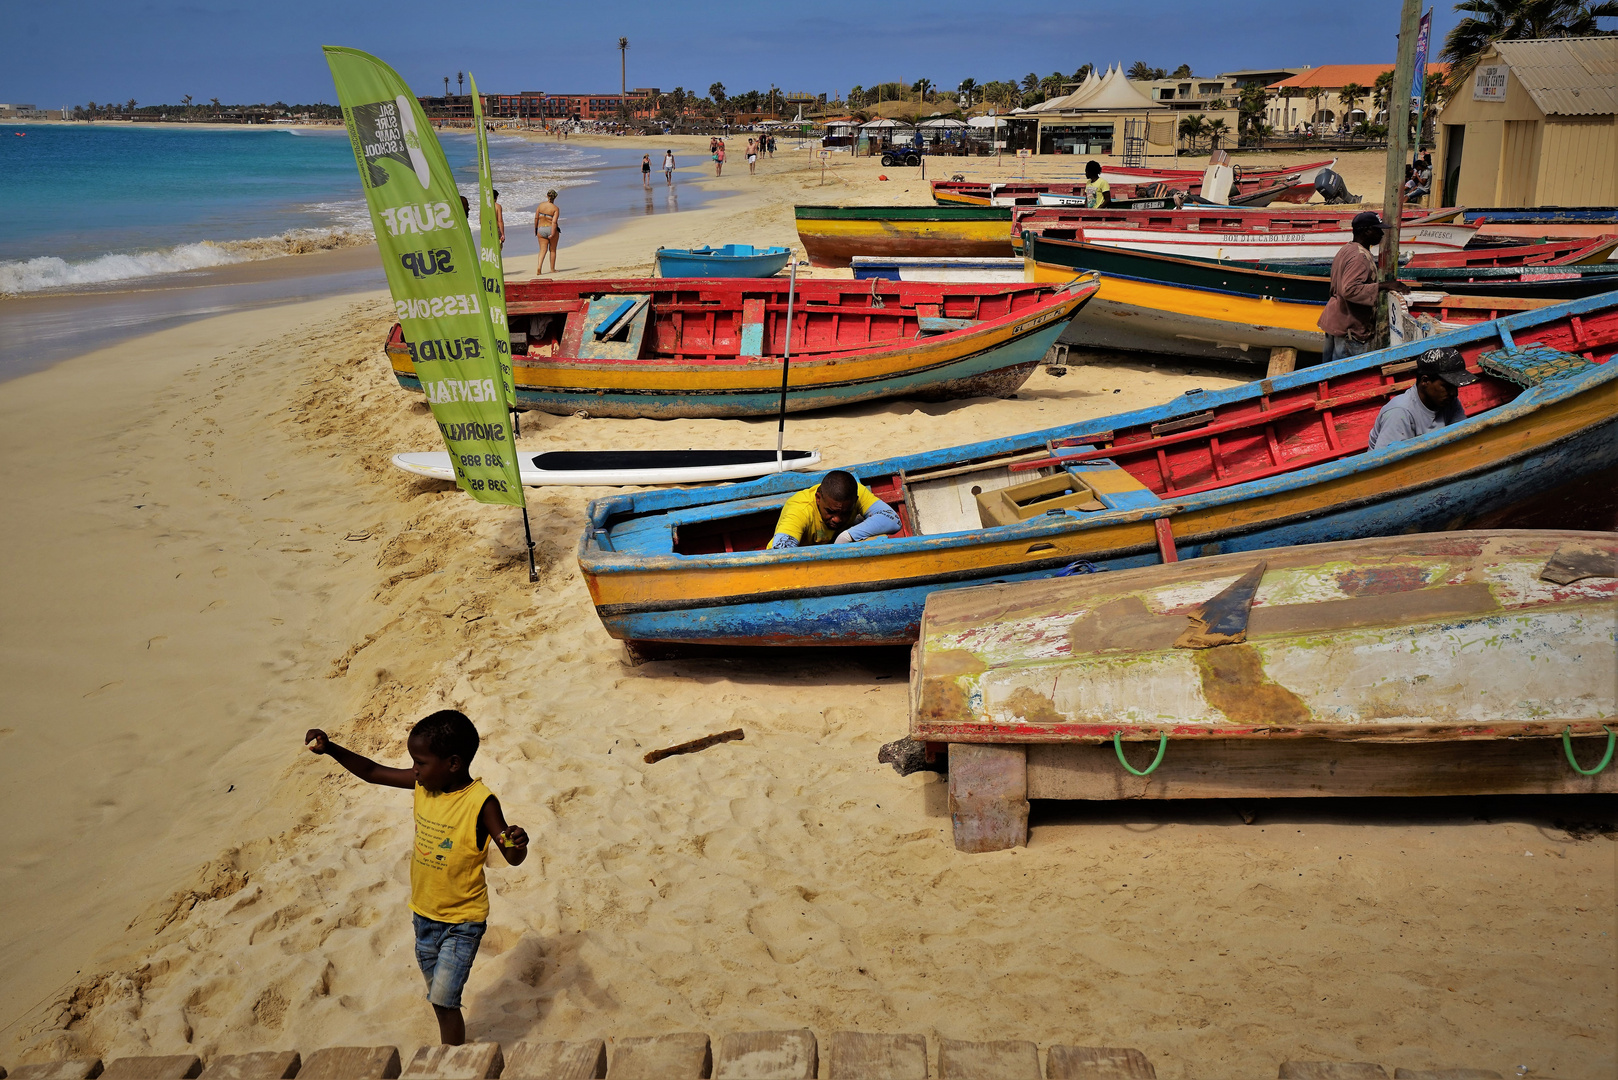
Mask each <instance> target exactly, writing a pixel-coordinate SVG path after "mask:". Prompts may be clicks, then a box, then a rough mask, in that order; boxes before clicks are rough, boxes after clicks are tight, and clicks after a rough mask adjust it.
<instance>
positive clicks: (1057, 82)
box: [1039, 71, 1067, 98]
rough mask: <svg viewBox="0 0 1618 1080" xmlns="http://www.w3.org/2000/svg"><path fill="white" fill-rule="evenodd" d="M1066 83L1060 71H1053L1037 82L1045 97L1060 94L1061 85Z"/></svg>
mask: <svg viewBox="0 0 1618 1080" xmlns="http://www.w3.org/2000/svg"><path fill="white" fill-rule="evenodd" d="M1065 82H1067V76H1065V75H1063V74H1062V73H1061V72H1060V71H1053V72H1051V73H1050V74H1049V75H1047V76H1045V77H1044V78H1043V79H1041V80H1039V86H1040V89H1042V90H1044V91H1045V96H1046V97H1048V98H1049V97H1055V96H1056V95H1057V94H1059V93H1061V92H1062V84H1063V83H1065Z"/></svg>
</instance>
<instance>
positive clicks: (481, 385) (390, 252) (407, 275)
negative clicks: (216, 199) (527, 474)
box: [324, 45, 533, 573]
mask: <svg viewBox="0 0 1618 1080" xmlns="http://www.w3.org/2000/svg"><path fill="white" fill-rule="evenodd" d="M324 52H325V56H326V63H327V64H328V65H329V66H330V67H331V74H332V82H333V83H334V84H335V86H336V88H337V100H338V102H339V104H341V106H342V110H343V121H344V123H345V124H346V125H347V128H348V138H349V142H350V144H351V145H352V146H353V149H354V162H355V164H356V165H358V166H359V173H360V184H361V186H362V187H363V188H364V190H365V203H366V206H367V208H368V209H369V210H370V213H371V224H372V227H373V228H374V229H375V232H376V242H377V247H378V249H379V250H380V252H381V255H382V270H383V272H384V273H385V274H386V275H387V279H388V289H389V291H390V292H391V293H392V295H393V306H394V312H395V314H396V315H397V317H398V319H399V324H400V328H401V330H402V331H403V333H404V339H405V345H406V348H407V349H408V350H409V352H410V359H411V363H412V364H413V366H414V367H415V371H416V377H417V378H418V379H419V380H420V381H421V389H422V392H423V394H425V396H426V398H427V403H428V405H429V406H430V407H431V409H432V413H433V420H434V421H435V422H436V423H437V425H438V431H439V434H441V435H442V436H443V438H444V445H445V447H446V448H447V449H448V450H449V457H450V464H451V466H452V467H453V468H454V470H455V482H456V484H457V485H459V486H460V488H461V489H462V490H463V491H465V492H466V493H467V494H468V495H470V496H472V498H473V499H476V500H477V501H478V502H482V503H493V504H497V505H503V506H517V507H526V503H525V501H524V498H523V489H522V477H521V475H520V473H519V472H518V467H517V444H516V442H515V440H514V439H513V437H512V430H511V418H510V414H509V412H508V410H507V405H508V398H507V393H506V390H505V388H504V387H505V383H506V379H507V377H508V376H507V375H506V374H505V373H503V372H502V370H501V368H502V364H501V357H502V356H504V355H506V354H508V353H509V351H510V347H511V346H510V340H509V337H508V336H507V335H506V334H505V333H504V332H503V328H502V333H500V335H499V339H498V341H497V340H496V334H495V326H494V323H493V321H492V320H491V315H492V312H491V311H490V310H489V307H490V305H489V303H488V301H487V299H486V296H487V295H488V292H487V287H486V282H485V275H484V272H483V267H482V264H481V261H480V259H479V256H478V245H477V244H476V243H475V242H474V241H473V239H472V230H471V227H470V226H469V225H468V223H467V216H466V214H465V213H464V212H463V211H462V209H461V193H460V191H459V190H458V189H457V188H456V186H455V177H454V176H453V174H452V173H451V172H450V168H449V162H448V161H447V160H446V159H445V157H444V150H443V147H441V146H440V145H439V143H438V138H437V137H436V136H435V135H434V134H433V130H432V125H431V124H429V123H428V121H427V117H426V114H425V113H423V112H422V111H421V104H420V102H418V101H417V100H416V96H415V94H413V93H412V92H411V90H410V87H409V85H408V84H406V83H405V81H404V80H403V79H402V78H400V77H399V74H398V73H397V72H395V71H394V70H393V69H392V68H391V67H389V66H388V65H387V64H385V63H383V62H382V61H381V60H379V59H377V58H376V57H374V56H372V55H370V54H369V53H364V52H361V51H359V50H358V49H346V48H340V47H337V46H332V45H328V46H325V47H324ZM485 216H486V218H487V217H488V215H485ZM495 247H496V250H498V247H499V244H498V242H496V245H495ZM498 280H499V279H498V278H497V281H498ZM499 314H500V318H501V320H502V322H503V321H504V318H505V304H504V301H503V300H502V301H500V304H499ZM509 370H510V367H509V365H506V371H507V372H509ZM524 529H525V531H527V514H526V513H524ZM530 542H531V540H530ZM529 565H530V568H532V566H533V556H532V548H530V555H529ZM532 572H533V571H532V569H530V573H532Z"/></svg>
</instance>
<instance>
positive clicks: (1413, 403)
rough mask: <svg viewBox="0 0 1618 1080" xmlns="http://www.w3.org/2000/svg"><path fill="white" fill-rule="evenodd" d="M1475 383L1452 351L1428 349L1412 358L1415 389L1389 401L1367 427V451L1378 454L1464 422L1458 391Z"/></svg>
mask: <svg viewBox="0 0 1618 1080" xmlns="http://www.w3.org/2000/svg"><path fill="white" fill-rule="evenodd" d="M1477 381H1478V377H1477V376H1476V375H1473V374H1472V373H1471V372H1469V371H1467V370H1466V360H1465V358H1464V357H1462V356H1461V354H1460V352H1458V351H1457V350H1455V349H1428V350H1427V351H1426V352H1424V353H1422V354H1421V355H1420V356H1418V357H1416V382H1415V385H1414V386H1412V387H1411V388H1410V389H1408V390H1406V391H1405V392H1404V393H1402V394H1400V395H1398V396H1397V397H1394V398H1390V399H1389V400H1388V403H1387V404H1386V405H1384V406H1382V411H1381V412H1379V413H1377V414H1376V423H1374V424H1372V425H1371V445H1370V446H1369V447H1367V449H1368V450H1381V449H1383V448H1384V447H1388V446H1392V445H1393V444H1394V443H1402V442H1404V441H1406V440H1407V439H1414V438H1416V437H1418V436H1421V435H1425V434H1427V433H1428V432H1429V431H1435V430H1437V429H1438V428H1441V427H1447V426H1449V425H1450V424H1458V423H1460V422H1461V421H1462V420H1465V419H1466V410H1465V409H1463V408H1461V399H1460V388H1461V387H1463V386H1468V385H1470V384H1472V383H1475V382H1477Z"/></svg>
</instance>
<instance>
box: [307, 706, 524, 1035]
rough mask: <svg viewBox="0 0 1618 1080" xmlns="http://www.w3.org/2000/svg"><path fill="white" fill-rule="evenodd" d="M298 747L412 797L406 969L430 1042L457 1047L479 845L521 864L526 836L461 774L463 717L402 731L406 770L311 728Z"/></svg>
mask: <svg viewBox="0 0 1618 1080" xmlns="http://www.w3.org/2000/svg"><path fill="white" fill-rule="evenodd" d="M303 741H304V745H306V746H308V747H309V749H310V751H311V752H313V753H316V754H326V755H329V756H330V757H332V758H335V759H336V761H337V764H339V765H341V766H342V767H343V768H345V769H347V770H348V771H349V772H351V773H353V774H354V775H355V776H357V777H359V778H360V779H361V780H364V781H365V782H366V783H368V784H378V785H380V786H382V787H396V788H410V789H413V790H414V792H415V810H416V842H415V846H414V850H413V851H412V853H411V857H410V912H411V921H412V922H413V923H414V924H415V930H416V963H417V965H419V966H420V968H421V973H422V975H423V976H424V977H425V978H426V979H427V1000H428V1001H429V1002H431V1003H432V1006H433V1012H434V1013H435V1014H436V1015H437V1017H438V1037H439V1040H440V1041H442V1042H443V1043H445V1044H446V1045H449V1046H459V1045H461V1044H462V1043H464V1042H465V1041H466V1018H465V1017H463V1016H462V1015H461V990H462V988H463V987H465V985H466V977H467V976H468V975H470V974H471V972H472V960H473V958H474V957H476V956H477V954H478V945H479V943H481V942H482V940H483V933H484V931H485V930H486V929H488V925H489V887H488V884H487V883H486V882H485V881H484V878H483V863H484V861H485V860H486V859H487V858H488V852H487V848H488V845H489V841H490V840H493V841H495V842H496V843H497V844H498V845H499V848H500V853H501V854H502V855H504V856H505V859H506V862H507V863H509V864H510V865H512V866H520V865H521V864H522V863H523V861H524V860H525V859H527V858H528V834H527V833H526V832H524V831H523V830H522V829H521V828H520V827H519V826H516V825H508V824H507V823H506V816H505V814H504V813H503V812H502V811H501V809H500V800H499V799H497V798H495V797H494V793H493V792H491V791H490V790H489V789H488V788H487V787H485V786H484V785H483V781H481V780H475V779H473V778H472V774H471V773H469V772H468V771H467V770H468V769H469V768H470V767H471V764H472V757H473V755H474V754H476V753H477V752H478V732H477V728H475V727H473V726H472V721H470V720H468V719H467V718H466V715H465V714H464V713H461V712H458V711H456V710H454V709H443V710H440V711H439V712H435V713H433V714H431V715H430V716H427V717H424V718H423V719H421V720H419V721H417V722H416V726H415V727H413V728H411V729H410V741H409V742H408V743H407V744H406V745H407V746H408V748H409V751H410V760H411V763H412V764H411V767H410V768H408V769H393V768H389V767H388V766H386V765H379V764H377V763H376V762H374V761H372V760H371V759H370V758H368V757H365V756H363V755H361V754H356V753H354V751H352V750H349V749H347V748H345V747H342V746H338V745H337V744H336V743H334V742H332V741H331V739H330V738H328V737H327V735H326V733H325V732H324V731H321V730H320V729H319V728H310V729H309V731H307V732H306V733H305V734H304V736H303Z"/></svg>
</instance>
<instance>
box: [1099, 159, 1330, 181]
mask: <svg viewBox="0 0 1618 1080" xmlns="http://www.w3.org/2000/svg"><path fill="white" fill-rule="evenodd" d="M1336 164H1337V159H1336V158H1332V159H1330V160H1328V161H1313V162H1310V163H1309V164H1308V165H1289V166H1287V167H1285V168H1279V169H1238V170H1237V173H1236V179H1237V180H1238V181H1240V182H1241V183H1243V184H1246V183H1249V182H1251V181H1267V182H1269V183H1272V184H1273V183H1275V182H1276V181H1277V180H1279V179H1280V178H1281V177H1283V176H1290V175H1291V174H1293V173H1297V174H1298V175H1299V177H1300V178H1301V179H1302V180H1304V181H1306V182H1308V183H1309V184H1313V183H1314V182H1315V176H1316V174H1318V173H1319V172H1320V170H1321V169H1329V168H1331V167H1332V166H1333V165H1336ZM1202 174H1203V170H1202V169H1144V168H1140V167H1138V166H1129V165H1105V166H1103V167H1102V169H1101V179H1103V180H1105V181H1106V182H1107V183H1109V184H1154V183H1159V182H1167V183H1173V182H1174V181H1176V180H1182V181H1183V180H1198V181H1200V180H1201V179H1202Z"/></svg>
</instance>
